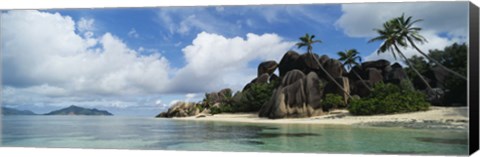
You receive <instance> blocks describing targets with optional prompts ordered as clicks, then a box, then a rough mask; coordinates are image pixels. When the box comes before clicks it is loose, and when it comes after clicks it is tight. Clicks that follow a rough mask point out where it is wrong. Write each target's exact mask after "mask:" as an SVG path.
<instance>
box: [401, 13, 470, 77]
mask: <svg viewBox="0 0 480 157" xmlns="http://www.w3.org/2000/svg"><path fill="white" fill-rule="evenodd" d="M395 20H396V21H397V23H398V27H399V28H398V29H399V33H398V34H399V40H404V41H405V40H406V41H408V43H409V44H410V45H411V46H412V47H413V48H415V50H417V51H418V52H419V53H420V54H422V55H423V56H424V57H425V58H427V59H428V60H429V61H432V62H434V63H435V65H437V66H439V67H441V68H442V69H444V70H445V71H447V72H449V73H451V74H453V75H455V76H457V77H459V78H462V79H463V80H465V81H466V80H467V77H465V76H463V75H461V74H460V73H458V72H456V71H453V70H452V69H449V68H447V67H445V66H443V65H442V64H441V63H440V62H439V61H437V60H436V59H434V58H432V57H430V56H429V55H427V54H426V53H424V52H423V51H422V50H420V48H418V47H417V45H416V44H415V42H419V43H420V44H423V43H425V42H427V40H426V39H425V38H424V37H423V36H422V35H420V34H419V33H418V32H419V31H420V30H422V28H420V27H413V24H415V23H417V22H420V21H422V19H417V20H413V21H412V16H409V17H407V18H405V15H404V14H402V16H400V17H397V18H395ZM405 47H406V46H405Z"/></svg>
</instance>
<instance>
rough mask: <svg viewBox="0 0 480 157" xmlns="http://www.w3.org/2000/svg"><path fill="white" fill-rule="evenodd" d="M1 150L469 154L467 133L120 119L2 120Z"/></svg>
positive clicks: (33, 118)
mask: <svg viewBox="0 0 480 157" xmlns="http://www.w3.org/2000/svg"><path fill="white" fill-rule="evenodd" d="M1 135H2V136H1V146H8V147H40V148H102V149H140V150H150V149H154V150H187V151H188V150H195V151H233V152H239V151H241V152H303V153H349V154H352V153H353V154H357V153H358V154H427V155H467V153H468V132H467V130H464V131H459V130H438V129H437V130H425V129H405V128H385V127H366V126H344V125H318V124H317V125H314V124H308V125H306V124H251V123H233V122H202V121H183V120H173V119H156V118H142V117H119V116H3V117H2V134H1Z"/></svg>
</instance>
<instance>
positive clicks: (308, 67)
mask: <svg viewBox="0 0 480 157" xmlns="http://www.w3.org/2000/svg"><path fill="white" fill-rule="evenodd" d="M317 61H318V55H317V54H313V55H312V54H309V53H304V54H302V55H300V57H299V58H298V59H297V60H296V62H295V67H296V69H298V70H300V71H302V72H303V73H304V74H305V75H306V74H308V73H310V72H312V71H319V70H320V66H319V65H318V63H317Z"/></svg>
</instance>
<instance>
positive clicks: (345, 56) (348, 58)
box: [337, 49, 373, 91]
mask: <svg viewBox="0 0 480 157" xmlns="http://www.w3.org/2000/svg"><path fill="white" fill-rule="evenodd" d="M337 54H338V55H339V56H340V58H339V59H338V60H340V61H343V66H347V68H348V69H350V71H352V72H353V74H355V76H356V77H357V78H358V79H360V80H361V81H362V84H363V85H364V86H365V87H367V89H368V90H370V91H373V90H372V88H371V87H370V86H368V85H367V84H366V83H365V81H364V80H363V79H362V77H360V75H358V73H357V72H356V71H355V69H353V66H359V65H360V64H359V63H361V62H362V58H361V57H360V56H357V55H358V51H357V50H356V49H350V50H348V51H347V50H346V51H343V52H342V51H340V52H338V53H337ZM357 60H358V62H357Z"/></svg>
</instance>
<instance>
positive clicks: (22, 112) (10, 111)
mask: <svg viewBox="0 0 480 157" xmlns="http://www.w3.org/2000/svg"><path fill="white" fill-rule="evenodd" d="M2 115H37V114H36V113H33V112H32V111H29V110H18V109H14V108H9V107H2Z"/></svg>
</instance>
